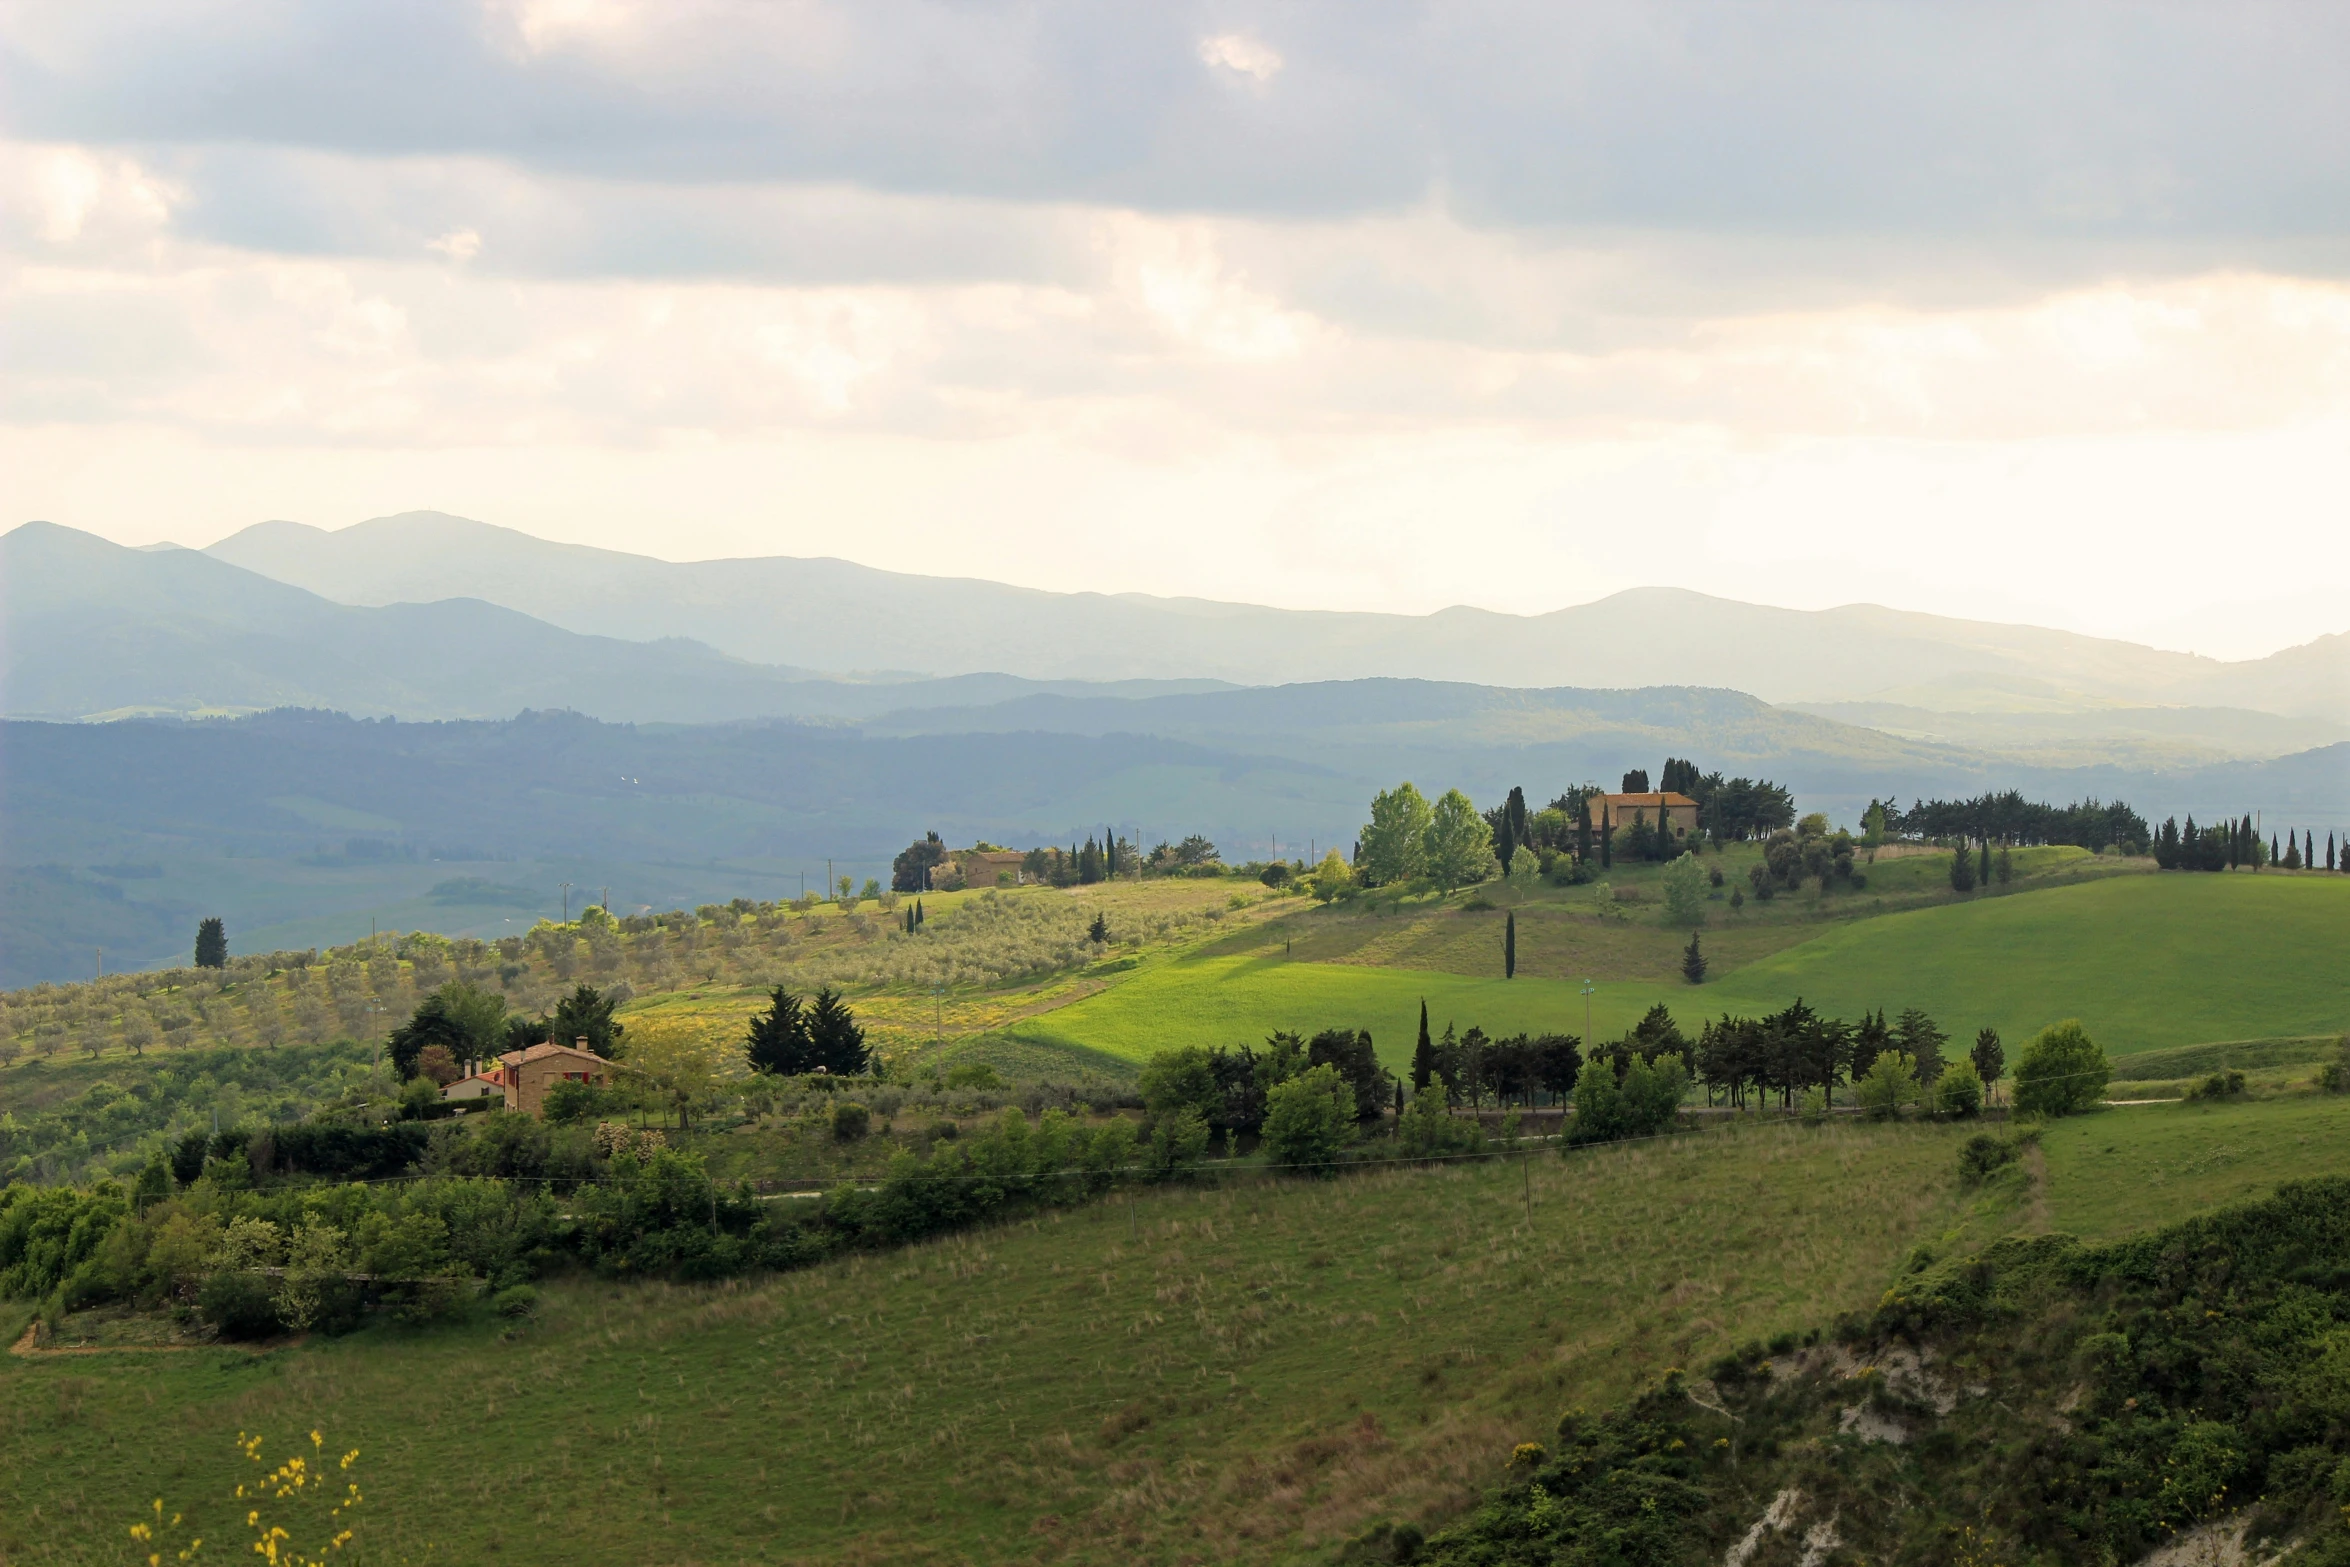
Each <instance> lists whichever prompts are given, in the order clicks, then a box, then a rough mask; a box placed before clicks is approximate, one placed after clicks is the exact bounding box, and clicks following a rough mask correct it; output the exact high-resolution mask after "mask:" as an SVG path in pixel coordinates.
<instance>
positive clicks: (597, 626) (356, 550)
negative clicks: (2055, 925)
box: [210, 512, 2350, 724]
mask: <svg viewBox="0 0 2350 1567" xmlns="http://www.w3.org/2000/svg"><path fill="white" fill-rule="evenodd" d="M210 552H211V553H212V554H214V555H215V556H217V557H218V558H220V559H222V560H225V561H232V562H234V563H236V564H238V565H241V566H244V567H246V568H248V569H250V570H253V571H256V572H260V573H262V574H263V575H266V576H270V577H273V578H276V579H278V580H280V581H283V582H287V583H292V584H295V585H298V586H301V587H304V588H307V589H309V590H310V591H311V592H314V593H317V594H320V595H321V596H323V597H326V598H330V599H335V600H338V601H341V602H345V603H353V604H390V603H395V602H401V601H419V600H431V599H442V598H449V597H453V596H458V595H471V596H478V597H481V598H484V599H487V600H489V601H491V602H493V603H498V604H503V605H505V606H507V607H508V608H512V609H517V610H520V611H522V612H524V613H526V614H530V615H533V616H536V617H538V618H540V619H543V620H546V621H549V622H551V623H553V624H556V625H560V626H565V627H568V628H570V629H573V630H578V631H589V630H593V631H597V632H601V633H605V634H611V635H619V636H624V637H630V638H634V639H637V640H648V641H649V640H652V639H655V638H659V637H666V636H688V637H694V638H697V639H700V640H703V641H706V642H708V643H710V644H711V645H713V646H715V647H717V648H719V649H721V650H723V651H725V652H727V653H730V654H733V655H734V656H736V657H739V658H744V659H750V660H755V661H758V662H762V663H776V664H795V665H807V666H812V667H826V668H838V667H840V660H841V657H842V653H841V641H840V636H839V630H838V628H839V627H841V626H844V625H848V626H875V627H887V628H889V630H888V635H887V636H886V638H883V639H881V640H880V645H879V646H877V647H874V648H873V649H871V650H870V653H869V654H868V653H867V650H865V649H863V648H860V649H859V650H858V651H859V653H860V654H861V655H865V656H867V657H869V660H870V662H869V665H868V667H886V668H896V669H910V670H922V671H927V672H930V673H935V674H955V673H969V672H975V671H983V670H984V671H1001V672H1005V673H1010V674H1017V675H1025V676H1028V677H1031V678H1036V679H1069V678H1111V677H1115V678H1216V679H1223V680H1230V681H1236V682H1241V683H1246V684H1268V683H1284V682H1297V681H1319V680H1345V679H1359V678H1365V677H1371V676H1400V677H1414V678H1420V679H1430V680H1452V681H1465V682H1473V683H1477V684H1485V685H1501V686H1554V685H1575V686H1600V687H1607V686H1651V685H1694V686H1728V687H1732V688H1734V689H1737V690H1740V691H1746V692H1750V693H1752V694H1754V695H1756V696H1759V697H1761V698H1763V699H1764V700H1766V701H1773V702H1781V701H1799V700H1800V701H1860V700H1887V699H1894V700H1898V699H1900V698H1899V696H1898V695H1894V696H1891V697H1889V696H1888V693H1896V694H1897V693H1902V692H1906V691H1910V690H1912V689H1913V688H1917V687H1921V686H1940V687H1944V688H1964V689H1966V690H1967V691H1969V692H1971V693H1973V695H1972V696H1971V697H1970V698H1969V700H1970V701H1972V702H1974V703H1975V704H1977V705H1983V704H1985V703H1988V705H1990V706H1992V707H1995V708H2007V707H2014V706H2019V705H2020V706H2024V707H2045V706H2046V705H2048V704H2049V703H2050V702H2051V701H2052V700H2053V701H2055V702H2057V703H2060V704H2061V705H2063V706H2066V707H2079V706H2093V705H2099V704H2105V703H2111V702H2116V701H2120V702H2127V703H2133V704H2144V705H2155V706H2169V705H2179V704H2188V705H2207V706H2221V707H2242V708H2251V709H2256V710H2258V711H2261V712H2266V713H2273V714H2284V715H2291V716H2298V717H2305V718H2316V719H2321V720H2324V721H2326V722H2329V723H2334V724H2343V723H2350V637H2342V636H2337V637H2327V638H2321V639H2320V640H2319V641H2317V642H2314V643H2311V644H2309V645H2307V646H2306V647H2302V648H2296V649H2291V650H2288V651H2286V652H2282V653H2278V654H2276V655H2274V656H2272V657H2270V658H2267V659H2260V660H2251V661H2246V662H2243V663H2232V664H2231V663H2221V662H2219V661H2217V660H2213V659H2207V658H2200V657H2196V656H2194V655H2191V654H2186V653H2173V652H2165V651H2162V650H2159V649H2155V648H2149V647H2141V646H2138V645H2136V644H2132V643H2125V642H2116V641H2110V640H2104V639H2099V638H2094V637H2085V636H2078V635H2075V634H2072V633H2069V632H2062V631H2050V630H2044V629H2041V628H2037V627H2031V626H2010V625H1996V624H1991V623H1987V622H1981V621H1966V620H1955V619H1950V618H1946V617H1942V616H1934V615H1920V614H1913V613H1908V612H1904V611H1899V610H1891V609H1885V608H1881V607H1878V606H1874V605H1847V606H1845V607H1843V608H1840V609H1832V610H1824V611H1816V612H1815V611H1803V610H1788V609H1774V608H1770V607H1767V606H1762V605H1754V604H1742V603H1738V602H1735V601H1732V600H1727V599H1719V598H1712V597H1708V596H1706V595H1704V594H1698V593H1689V592H1684V591H1681V590H1678V589H1670V588H1641V589H1635V590H1632V591H1629V592H1624V593H1618V594H1615V595H1612V596H1611V597H1608V598H1605V599H1601V600H1599V601H1598V602H1596V603H1592V604H1583V605H1578V606H1575V607H1573V608H1569V609H1561V610H1557V611H1554V612H1552V613H1550V614H1545V615H1532V616H1519V615H1503V614H1495V613H1493V612H1490V611H1486V610H1480V609H1470V608H1459V607H1456V608H1452V609H1446V610H1442V611H1439V612H1437V613H1435V614H1432V615H1418V616H1413V615H1381V614H1354V613H1335V612H1326V611H1306V610H1284V609H1270V608H1265V607H1262V606H1257V605H1249V604H1236V603H1221V602H1214V601H1209V600H1204V599H1182V598H1156V597H1152V596H1149V595H1146V594H1133V593H1126V594H1100V593H1047V592H1042V591H1038V590H1035V589H1029V588H1019V587H1012V586H1008V585H1006V584H1003V583H996V582H985V581H977V580H972V579H962V578H945V577H923V576H913V575H908V574H904V573H895V572H886V571H878V570H874V569H872V568H870V567H865V566H859V565H856V564H853V563H851V562H849V561H844V560H832V559H794V558H788V557H770V558H759V559H748V560H719V561H693V562H684V563H674V562H668V561H661V560H655V559H651V558H649V557H646V556H640V555H628V554H623V553H620V552H617V551H612V550H600V549H590V548H586V547H584V546H579V545H569V544H556V543H551V542H548V541H546V540H542V539H536V538H533V537H531V536H530V535H528V534H524V533H519V532H516V531H514V530H512V529H507V528H498V527H492V526H490V525H487V524H484V523H479V522H473V521H470V520H467V519H465V518H461V517H451V516H447V515H444V514H442V513H437V512H409V513H404V514H401V515H399V516H393V517H379V518H376V519H374V520H372V521H369V522H364V523H360V524H358V525H356V526H354V527H348V528H343V529H340V530H336V531H333V532H329V531H327V530H324V529H319V528H313V527H308V526H305V525H303V524H299V523H292V522H266V523H260V524H256V525H255V526H253V527H250V528H247V529H245V530H244V531H243V532H240V533H238V534H235V535H234V536H232V537H230V538H227V539H223V540H221V541H220V542H219V543H217V544H214V545H212V546H211V551H210Z"/></svg>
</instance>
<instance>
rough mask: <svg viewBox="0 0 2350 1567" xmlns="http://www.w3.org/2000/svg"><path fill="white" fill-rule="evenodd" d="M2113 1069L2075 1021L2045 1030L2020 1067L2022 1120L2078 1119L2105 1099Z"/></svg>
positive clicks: (2026, 1048)
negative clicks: (2025, 1117) (2039, 1117)
mask: <svg viewBox="0 0 2350 1567" xmlns="http://www.w3.org/2000/svg"><path fill="white" fill-rule="evenodd" d="M2112 1075H2113V1073H2112V1068H2111V1067H2110V1066H2109V1065H2108V1064H2107V1062H2106V1059H2105V1051H2104V1049H2103V1048H2102V1047H2100V1046H2099V1045H2098V1043H2097V1042H2096V1041H2095V1040H2093V1039H2091V1038H2090V1037H2089V1036H2088V1034H2087V1032H2086V1031H2084V1030H2083V1029H2082V1027H2081V1025H2080V1021H2079V1020H2078V1019H2075V1018H2067V1019H2066V1020H2065V1021H2064V1022H2062V1023H2057V1024H2054V1025H2053V1026H2051V1027H2048V1028H2044V1029H2042V1030H2040V1032H2039V1033H2037V1034H2035V1035H2033V1036H2032V1040H2031V1043H2029V1044H2027V1045H2025V1046H2024V1054H2023V1059H2022V1060H2020V1061H2018V1062H2017V1063H2016V1068H2015V1108H2016V1113H2017V1114H2018V1115H2042V1116H2058V1115H2078V1114H2079V1113H2080V1112H2082V1111H2083V1110H2088V1109H2092V1108H2094V1107H2095V1106H2096V1104H2097V1102H2098V1101H2099V1100H2100V1099H2103V1098H2104V1097H2105V1085H2106V1083H2107V1082H2108V1081H2109V1080H2110V1079H2111V1077H2112Z"/></svg>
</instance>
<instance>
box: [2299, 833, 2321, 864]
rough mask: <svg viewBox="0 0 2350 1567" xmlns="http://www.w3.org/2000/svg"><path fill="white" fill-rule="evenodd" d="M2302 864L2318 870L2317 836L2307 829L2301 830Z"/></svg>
mask: <svg viewBox="0 0 2350 1567" xmlns="http://www.w3.org/2000/svg"><path fill="white" fill-rule="evenodd" d="M2301 863H2302V864H2304V865H2306V866H2308V867H2309V868H2310V869H2311V870H2316V869H2317V834H2316V833H2313V832H2311V831H2310V830H2309V829H2308V828H2306V827H2304V828H2303V829H2301Z"/></svg>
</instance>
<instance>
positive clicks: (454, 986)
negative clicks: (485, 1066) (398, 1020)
mask: <svg viewBox="0 0 2350 1567" xmlns="http://www.w3.org/2000/svg"><path fill="white" fill-rule="evenodd" d="M505 1044H506V1002H505V999H504V998H503V997H500V996H494V995H491V994H489V993H488V992H486V991H482V990H476V989H475V988H474V987H473V986H471V985H468V984H466V983H465V982H464V981H463V980H457V979H453V980H451V981H449V982H448V983H447V984H445V985H443V986H441V987H440V988H439V989H438V990H435V991H434V992H433V993H432V994H431V995H429V996H426V997H425V998H424V1000H423V1001H422V1002H420V1003H418V1005H417V1008H416V1011H415V1012H414V1013H413V1014H412V1015H411V1016H410V1017H409V1019H408V1021H407V1022H405V1023H403V1024H401V1025H400V1026H399V1027H398V1028H395V1029H393V1030H392V1033H391V1037H390V1038H389V1039H387V1040H386V1041H385V1042H384V1053H385V1054H386V1055H388V1056H389V1057H390V1058H391V1062H392V1070H393V1071H395V1072H397V1073H398V1074H399V1075H400V1077H401V1078H402V1080H406V1079H408V1078H412V1077H414V1076H415V1075H416V1070H417V1061H418V1059H419V1058H420V1057H422V1056H423V1054H424V1049H425V1047H426V1046H427V1045H440V1046H442V1047H444V1048H446V1049H447V1050H448V1052H449V1055H450V1058H451V1059H452V1060H457V1061H478V1060H481V1059H483V1058H484V1057H487V1056H493V1055H496V1054H497V1053H498V1052H499V1051H500V1050H501V1049H502V1048H504V1046H505Z"/></svg>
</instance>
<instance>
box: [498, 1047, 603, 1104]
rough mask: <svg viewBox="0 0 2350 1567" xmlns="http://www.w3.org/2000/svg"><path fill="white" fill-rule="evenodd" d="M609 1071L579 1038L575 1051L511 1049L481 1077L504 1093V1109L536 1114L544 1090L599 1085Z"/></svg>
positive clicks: (572, 1049) (557, 1048) (571, 1049)
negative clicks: (559, 1084)
mask: <svg viewBox="0 0 2350 1567" xmlns="http://www.w3.org/2000/svg"><path fill="white" fill-rule="evenodd" d="M610 1070H611V1063H610V1062H608V1061H606V1060H605V1059H604V1058H603V1057H602V1056H600V1055H597V1054H596V1053H595V1052H594V1051H593V1050H590V1049H588V1047H587V1041H586V1040H585V1039H582V1040H581V1041H580V1042H579V1045H578V1047H577V1048H574V1047H572V1046H570V1045H555V1044H546V1045H532V1046H531V1047H530V1048H528V1049H527V1050H510V1051H508V1052H507V1053H506V1054H504V1055H502V1056H500V1057H498V1064H497V1065H496V1066H494V1067H492V1068H490V1070H489V1071H487V1072H485V1073H483V1074H482V1075H483V1076H484V1077H486V1078H488V1079H489V1080H490V1081H491V1082H493V1083H496V1084H497V1085H498V1087H499V1089H500V1090H502V1091H503V1092H504V1094H505V1096H506V1108H507V1109H509V1110H520V1111H521V1112H522V1113H523V1114H525V1115H536V1114H538V1113H539V1107H540V1106H541V1105H543V1104H545V1103H546V1099H547V1090H548V1089H550V1088H553V1087H554V1086H555V1085H556V1084H557V1083H564V1082H570V1083H601V1082H603V1081H604V1080H605V1079H606V1077H607V1076H608V1075H609V1074H610Z"/></svg>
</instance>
